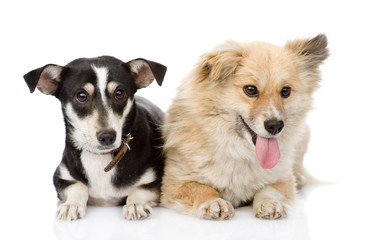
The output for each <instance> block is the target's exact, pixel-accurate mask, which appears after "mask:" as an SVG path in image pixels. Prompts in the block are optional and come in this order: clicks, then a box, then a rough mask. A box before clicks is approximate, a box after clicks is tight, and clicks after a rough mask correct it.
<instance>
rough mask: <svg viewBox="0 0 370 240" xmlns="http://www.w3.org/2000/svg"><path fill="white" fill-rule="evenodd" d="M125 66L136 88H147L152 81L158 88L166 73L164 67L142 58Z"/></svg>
mask: <svg viewBox="0 0 370 240" xmlns="http://www.w3.org/2000/svg"><path fill="white" fill-rule="evenodd" d="M127 64H128V65H129V66H130V70H131V73H132V74H133V76H134V79H135V84H136V87H137V88H145V87H147V86H149V84H151V83H152V82H153V80H154V79H155V80H156V81H157V83H158V85H159V86H161V85H162V82H163V78H164V75H166V71H167V67H166V66H164V65H162V64H160V63H156V62H153V61H149V60H146V59H143V58H137V59H134V60H131V61H129V62H128V63H127Z"/></svg>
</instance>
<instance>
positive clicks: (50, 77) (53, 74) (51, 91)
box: [23, 64, 63, 95]
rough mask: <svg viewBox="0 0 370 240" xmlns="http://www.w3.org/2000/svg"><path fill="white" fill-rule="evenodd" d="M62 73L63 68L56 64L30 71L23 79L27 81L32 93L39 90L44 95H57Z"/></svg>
mask: <svg viewBox="0 0 370 240" xmlns="http://www.w3.org/2000/svg"><path fill="white" fill-rule="evenodd" d="M62 71H63V67H61V66H58V65H55V64H48V65H46V66H44V67H41V68H37V69H35V70H32V71H30V72H29V73H27V74H25V75H24V76H23V78H24V80H26V83H27V85H28V88H29V89H30V92H31V93H33V92H34V91H35V89H36V88H37V89H38V90H40V92H42V93H44V94H48V95H55V92H56V91H57V89H58V86H59V83H60V81H61V73H62Z"/></svg>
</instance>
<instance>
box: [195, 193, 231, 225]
mask: <svg viewBox="0 0 370 240" xmlns="http://www.w3.org/2000/svg"><path fill="white" fill-rule="evenodd" d="M197 215H198V216H199V217H201V218H204V219H210V220H228V219H230V218H232V217H233V216H234V207H233V206H232V205H231V203H230V202H228V201H226V200H224V199H221V198H216V199H212V200H210V201H207V202H205V203H203V204H202V205H200V206H199V208H198V212H197Z"/></svg>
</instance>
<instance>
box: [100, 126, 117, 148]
mask: <svg viewBox="0 0 370 240" xmlns="http://www.w3.org/2000/svg"><path fill="white" fill-rule="evenodd" d="M96 135H97V138H98V140H99V143H100V144H101V145H103V146H110V145H112V144H113V143H114V142H115V141H116V132H115V131H114V130H101V131H99V132H97V134H96Z"/></svg>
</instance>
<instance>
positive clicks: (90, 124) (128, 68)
mask: <svg viewBox="0 0 370 240" xmlns="http://www.w3.org/2000/svg"><path fill="white" fill-rule="evenodd" d="M165 73H166V67H165V66H163V65H161V64H159V63H155V62H152V61H148V60H145V59H135V60H132V61H130V62H127V63H124V62H122V61H120V60H118V59H116V58H113V57H110V56H102V57H98V58H81V59H77V60H74V61H72V62H70V63H69V64H67V65H66V66H64V67H63V66H58V65H54V64H48V65H46V66H44V67H41V68H38V69H35V70H33V71H30V72H29V73H27V74H26V75H24V79H25V80H26V83H27V85H28V87H29V89H30V91H31V93H32V92H33V91H34V90H35V88H36V87H37V88H38V89H39V90H40V91H41V92H42V93H44V94H48V95H54V96H55V97H57V98H58V99H59V100H60V102H61V104H62V111H63V116H64V122H65V126H66V142H65V150H64V153H63V157H62V161H61V163H60V164H59V166H58V167H57V169H56V171H55V173H54V185H55V188H56V191H57V193H58V197H59V198H60V199H61V200H62V201H63V204H61V205H60V206H59V209H58V211H57V219H61V220H75V219H78V218H82V217H83V216H84V215H85V212H86V207H87V204H91V205H99V206H112V205H124V207H123V216H124V218H125V219H128V220H137V219H144V218H146V217H148V216H149V215H150V214H151V211H152V208H151V207H152V206H155V205H156V204H157V203H158V202H159V195H160V185H161V180H162V174H163V156H162V153H161V149H160V147H161V146H162V140H161V135H160V129H159V125H160V124H161V123H162V120H163V117H164V114H163V112H162V111H161V110H160V109H159V108H158V107H156V106H155V105H154V104H152V103H151V102H149V101H148V100H146V99H144V98H141V97H134V94H135V92H136V90H137V89H139V88H144V87H147V86H148V85H149V84H150V83H151V82H152V81H153V80H154V79H156V81H157V83H158V84H159V85H161V84H162V81H163V78H164V75H165ZM121 159H122V161H120V160H121Z"/></svg>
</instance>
